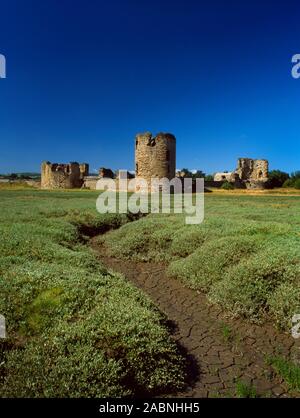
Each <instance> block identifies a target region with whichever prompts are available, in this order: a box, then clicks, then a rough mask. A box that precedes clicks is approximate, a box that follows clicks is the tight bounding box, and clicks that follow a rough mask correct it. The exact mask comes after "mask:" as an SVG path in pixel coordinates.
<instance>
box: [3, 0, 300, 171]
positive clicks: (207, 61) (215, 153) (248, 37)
mask: <svg viewBox="0 0 300 418" xmlns="http://www.w3.org/2000/svg"><path fill="white" fill-rule="evenodd" d="M297 3H298V4H297ZM299 21H300V3H299V1H298V2H297V1H289V0H285V1H280V0H273V1H271V0H261V1H256V0H252V1H242V0H227V1H225V0H224V1H221V0H206V1H200V0H198V1H193V0H185V1H181V0H180V1H171V0H152V1H150V0H149V1H143V0H110V1H107V0H105V1H104V0H97V1H96V0H85V1H81V0H80V1H79V0H78V1H76V0H75V1H74V0H73V1H71V0H60V1H58V0H51V1H50V0H43V1H40V0H26V1H24V0H19V1H16V0H10V1H6V0H2V1H1V26H0V53H1V54H4V55H5V56H6V60H7V78H6V79H0V110H1V111H0V141H1V144H0V145H1V154H0V172H2V173H3V172H12V171H36V170H39V167H40V163H41V161H43V160H50V161H53V162H68V161H79V162H88V163H90V167H91V170H93V169H97V168H98V167H100V166H105V167H111V168H113V169H117V168H124V169H133V168H134V136H135V134H136V133H137V132H141V131H146V130H149V131H151V132H152V133H154V134H155V133H157V132H159V131H168V132H172V133H173V134H174V135H175V136H176V138H177V167H178V168H180V167H188V168H190V169H196V168H197V169H202V170H203V171H205V172H207V173H212V172H214V171H220V170H231V169H233V168H235V166H236V160H237V158H238V157H252V158H267V159H269V161H270V166H271V168H280V169H282V170H286V171H293V170H296V169H300V162H299V160H300V145H299V144H300V141H299V139H300V126H299V113H300V79H298V80H296V79H293V78H292V77H291V68H292V64H291V58H292V56H293V55H294V54H296V53H300V26H299Z"/></svg>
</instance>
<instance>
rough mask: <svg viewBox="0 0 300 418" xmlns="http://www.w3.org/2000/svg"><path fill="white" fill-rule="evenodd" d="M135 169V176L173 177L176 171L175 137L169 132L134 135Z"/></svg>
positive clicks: (149, 177) (146, 178) (149, 180)
mask: <svg viewBox="0 0 300 418" xmlns="http://www.w3.org/2000/svg"><path fill="white" fill-rule="evenodd" d="M135 171H136V178H137V179H138V178H143V179H145V180H147V182H148V184H149V185H150V182H151V178H154V177H156V178H159V179H162V178H167V179H169V180H171V179H173V178H174V177H175V171H176V138H175V136H174V135H172V134H170V133H159V134H157V135H156V136H155V137H153V136H152V134H151V133H150V132H146V133H143V134H138V135H136V138H135Z"/></svg>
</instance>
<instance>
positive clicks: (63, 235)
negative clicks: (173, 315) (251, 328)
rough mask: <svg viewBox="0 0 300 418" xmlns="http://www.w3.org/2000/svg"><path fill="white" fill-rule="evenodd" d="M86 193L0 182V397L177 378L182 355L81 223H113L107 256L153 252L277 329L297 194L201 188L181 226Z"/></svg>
mask: <svg viewBox="0 0 300 418" xmlns="http://www.w3.org/2000/svg"><path fill="white" fill-rule="evenodd" d="M97 196H98V193H97V192H91V191H57V192H47V191H39V190H31V189H30V188H29V189H26V190H5V188H3V190H1V191H0V199H1V201H0V206H1V213H0V231H1V243H0V247H1V248H0V250H1V251H0V294H1V298H0V313H1V314H3V315H4V316H5V318H6V322H7V331H8V338H7V339H6V340H0V394H1V396H11V397H20V396H21V397H22V396H24V397H31V396H38V397H43V396H46V397H72V396H74V397H77V396H81V397H85V396H87V397H95V396H98V397H103V396H126V395H129V396H133V395H137V394H143V393H147V394H153V393H160V392H164V391H172V390H176V389H180V388H182V387H183V382H184V371H183V370H184V360H183V359H182V357H181V356H180V355H179V354H178V351H177V348H176V346H175V345H174V343H173V342H172V340H171V339H170V337H169V332H168V329H167V327H166V325H165V324H166V321H165V318H164V317H163V316H162V315H161V314H160V313H159V312H158V310H157V309H156V308H155V306H154V305H153V304H152V303H151V301H150V300H149V299H148V298H147V297H146V296H145V295H144V294H143V293H141V292H140V291H139V290H137V289H136V288H134V287H133V286H132V285H130V284H129V282H127V281H126V280H125V279H124V278H123V277H122V276H120V275H118V274H114V273H112V272H108V271H107V270H106V269H105V268H104V267H103V266H101V265H100V264H99V262H98V261H97V260H96V259H95V256H94V254H93V253H92V251H91V250H90V249H89V247H88V246H87V245H86V238H85V236H84V234H87V233H88V234H93V235H94V234H96V233H97V232H98V233H100V232H103V231H106V230H108V229H114V228H118V229H115V230H112V231H111V232H108V233H107V234H105V235H103V236H99V238H98V240H99V241H101V243H102V244H104V245H105V246H106V248H107V251H108V252H109V253H111V255H113V256H114V257H119V258H120V259H122V258H123V259H129V260H138V261H140V260H144V261H150V260H151V261H159V262H164V263H165V264H166V265H167V271H168V274H169V275H170V276H172V277H175V278H176V279H178V280H180V281H182V282H183V283H184V285H185V286H188V287H190V288H193V289H200V290H201V291H204V292H206V293H207V295H208V298H209V300H210V301H211V302H213V303H216V304H219V305H221V306H222V307H223V308H224V310H226V311H227V312H228V313H229V314H231V315H233V316H241V317H245V318H247V319H249V320H251V321H256V322H263V321H265V320H271V321H273V323H274V325H276V326H278V327H280V328H281V329H284V330H288V329H289V327H290V321H291V317H292V316H293V315H294V314H295V313H300V196H297V195H295V196H285V195H277V196H274V195H268V194H266V195H258V196H253V195H251V196H249V195H247V194H245V193H242V194H234V193H230V192H229V193H208V194H206V196H205V200H206V203H205V221H204V223H203V224H201V225H186V224H185V218H184V216H182V215H149V216H147V217H145V218H142V219H140V220H137V221H133V222H128V221H131V219H130V218H129V216H127V215H99V214H97V212H96V210H95V202H96V197H97ZM275 366H276V367H277V368H278V369H279V368H280V367H281V369H282V368H283V366H282V365H281V364H279V363H278V362H277V363H276V365H275ZM275 366H274V367H275ZM285 370H286V367H285V368H284V371H285ZM285 373H286V374H288V373H289V375H291V376H292V377H291V378H290V380H291V381H292V380H295V377H294V375H295V373H294V372H293V374H292V373H290V369H288V371H286V372H285ZM297 373H298V372H297ZM296 377H297V376H296ZM297 382H298V380H297ZM297 384H298V383H297ZM294 386H295V385H294Z"/></svg>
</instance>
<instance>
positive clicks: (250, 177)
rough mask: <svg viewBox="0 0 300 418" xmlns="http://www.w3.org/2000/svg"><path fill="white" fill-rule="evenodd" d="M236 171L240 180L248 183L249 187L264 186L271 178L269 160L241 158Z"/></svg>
mask: <svg viewBox="0 0 300 418" xmlns="http://www.w3.org/2000/svg"><path fill="white" fill-rule="evenodd" d="M236 173H237V174H238V176H239V178H240V180H242V181H244V182H245V183H246V186H247V187H250V188H260V187H264V184H265V183H266V182H267V181H268V178H269V163H268V161H267V160H253V159H252V158H239V159H238V167H237V169H236Z"/></svg>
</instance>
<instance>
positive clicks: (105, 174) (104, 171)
mask: <svg viewBox="0 0 300 418" xmlns="http://www.w3.org/2000/svg"><path fill="white" fill-rule="evenodd" d="M99 177H101V178H110V179H113V178H114V177H115V175H114V172H113V171H112V170H111V169H110V168H104V167H101V168H99Z"/></svg>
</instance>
